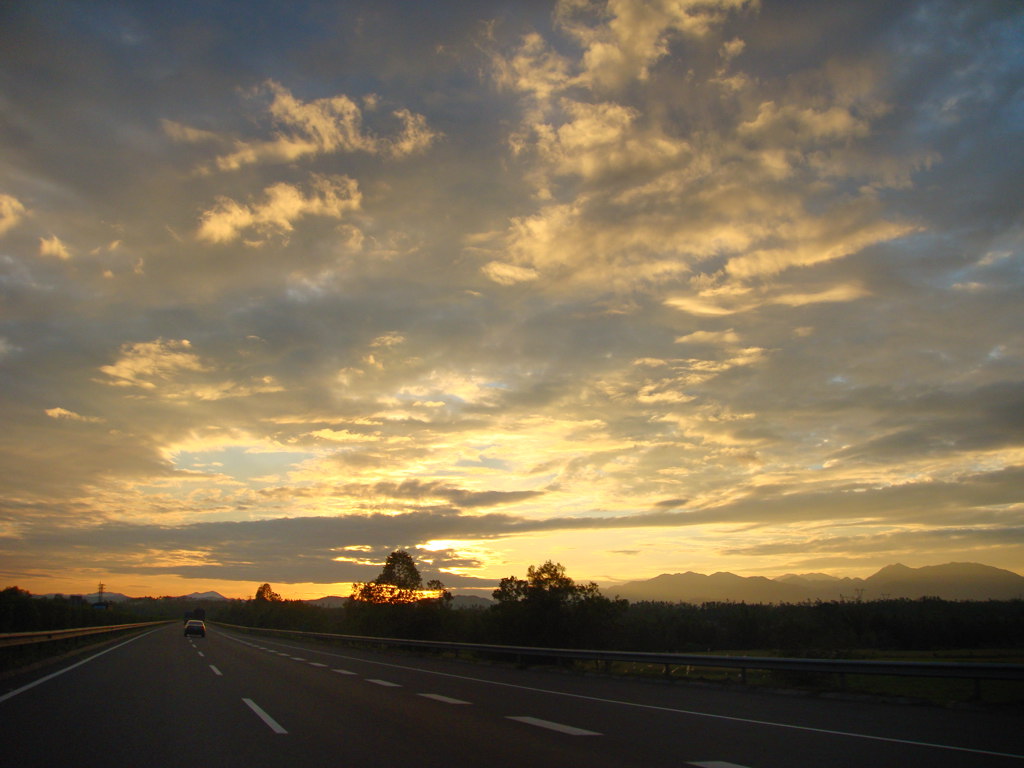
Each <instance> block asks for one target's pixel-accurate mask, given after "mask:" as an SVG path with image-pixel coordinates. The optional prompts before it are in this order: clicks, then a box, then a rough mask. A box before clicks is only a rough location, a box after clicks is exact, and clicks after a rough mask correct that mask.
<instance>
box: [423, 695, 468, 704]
mask: <svg viewBox="0 0 1024 768" xmlns="http://www.w3.org/2000/svg"><path fill="white" fill-rule="evenodd" d="M418 695H419V696H422V697H423V698H425V699H433V700H434V701H440V702H443V703H444V704H469V702H468V701H463V700H462V699H453V698H451V697H450V696H441V695H440V694H437V693H421V694H418Z"/></svg>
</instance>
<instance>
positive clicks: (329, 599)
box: [302, 595, 348, 608]
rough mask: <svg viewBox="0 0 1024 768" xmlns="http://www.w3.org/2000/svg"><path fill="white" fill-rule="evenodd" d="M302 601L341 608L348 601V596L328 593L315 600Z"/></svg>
mask: <svg viewBox="0 0 1024 768" xmlns="http://www.w3.org/2000/svg"><path fill="white" fill-rule="evenodd" d="M302 602H304V603H306V604H308V605H318V606H320V607H321V608H339V607H340V606H342V605H344V604H345V603H347V602H348V598H347V597H338V596H337V595H328V596H326V597H318V598H316V599H315V600H303V601H302Z"/></svg>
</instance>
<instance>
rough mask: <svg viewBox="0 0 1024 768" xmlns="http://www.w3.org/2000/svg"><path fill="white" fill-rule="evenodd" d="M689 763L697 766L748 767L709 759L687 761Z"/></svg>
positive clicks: (720, 767)
mask: <svg viewBox="0 0 1024 768" xmlns="http://www.w3.org/2000/svg"><path fill="white" fill-rule="evenodd" d="M687 765H692V766H695V768H746V766H745V765H737V764H736V763H723V762H722V761H721V760H707V761H705V762H702V763H687Z"/></svg>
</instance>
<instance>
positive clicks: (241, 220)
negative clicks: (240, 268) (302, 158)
mask: <svg viewBox="0 0 1024 768" xmlns="http://www.w3.org/2000/svg"><path fill="white" fill-rule="evenodd" d="M307 186H308V189H309V191H308V193H305V192H303V190H302V189H300V188H299V187H297V186H294V185H292V184H287V183H284V182H280V183H277V184H274V185H272V186H270V187H267V188H266V189H264V190H263V201H262V202H258V203H253V204H249V205H247V204H243V203H238V202H236V201H235V200H232V199H231V198H227V197H221V198H219V199H218V200H217V204H216V205H215V206H214V207H213V208H211V209H209V210H208V211H205V212H204V213H203V214H202V216H201V217H200V218H201V223H200V225H199V230H198V231H197V233H196V236H197V237H198V238H199V239H200V240H205V241H208V242H211V243H229V242H231V241H233V240H237V239H239V238H241V237H243V235H247V237H248V239H247V240H246V242H247V243H249V244H251V245H258V244H261V243H264V242H266V241H267V240H269V239H271V238H273V237H275V236H283V235H287V234H288V233H290V232H292V231H293V229H294V223H295V222H296V221H298V220H300V219H303V218H305V217H307V216H325V217H327V218H333V219H340V218H343V217H344V216H345V214H347V213H350V212H352V211H357V210H359V208H360V205H361V201H362V196H361V194H360V192H359V185H358V184H357V182H356V181H355V180H354V179H351V178H349V177H347V176H320V175H314V176H313V177H312V178H311V180H310V182H309V184H308V185H307Z"/></svg>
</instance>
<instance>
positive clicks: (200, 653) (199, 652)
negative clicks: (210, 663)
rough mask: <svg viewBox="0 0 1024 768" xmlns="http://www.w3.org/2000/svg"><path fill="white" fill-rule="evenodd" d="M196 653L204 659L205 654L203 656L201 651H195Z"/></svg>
mask: <svg viewBox="0 0 1024 768" xmlns="http://www.w3.org/2000/svg"><path fill="white" fill-rule="evenodd" d="M196 653H198V654H199V655H200V656H202V657H203V658H204V659H205V658H206V654H205V653H203V652H202V651H196Z"/></svg>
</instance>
